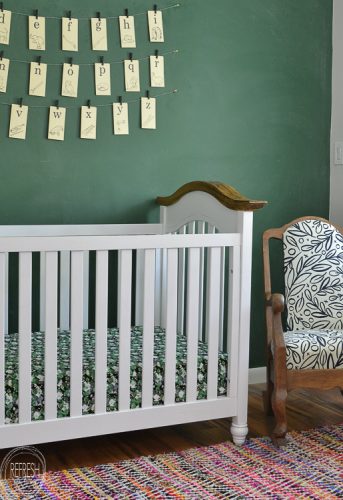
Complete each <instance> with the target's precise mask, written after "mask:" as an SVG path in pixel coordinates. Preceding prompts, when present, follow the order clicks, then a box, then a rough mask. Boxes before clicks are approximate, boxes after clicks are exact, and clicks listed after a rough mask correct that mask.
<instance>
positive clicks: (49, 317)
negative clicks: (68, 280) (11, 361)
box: [41, 252, 58, 420]
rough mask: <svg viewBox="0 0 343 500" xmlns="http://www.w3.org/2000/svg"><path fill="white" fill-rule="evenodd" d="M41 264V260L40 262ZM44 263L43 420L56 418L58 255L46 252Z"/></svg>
mask: <svg viewBox="0 0 343 500" xmlns="http://www.w3.org/2000/svg"><path fill="white" fill-rule="evenodd" d="M41 262H42V260H41ZM44 262H45V270H46V272H45V273H44V274H45V283H44V289H45V301H44V302H45V304H46V307H45V309H46V317H45V318H44V319H45V325H44V326H45V328H44V331H45V392H44V394H45V396H44V399H45V419H46V420H50V419H54V418H56V417H57V307H58V306H57V264H58V253H57V252H46V253H45V255H44Z"/></svg>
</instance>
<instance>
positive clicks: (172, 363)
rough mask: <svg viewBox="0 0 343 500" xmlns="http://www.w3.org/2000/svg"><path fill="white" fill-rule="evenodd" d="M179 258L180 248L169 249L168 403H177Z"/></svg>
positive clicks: (166, 386) (165, 398) (167, 317)
mask: <svg viewBox="0 0 343 500" xmlns="http://www.w3.org/2000/svg"><path fill="white" fill-rule="evenodd" d="M177 258H178V250H177V249H170V250H168V260H167V283H166V288H167V293H166V299H167V300H166V307H167V310H166V355H165V359H166V368H165V381H164V386H165V392H164V401H165V404H166V405H172V404H174V403H175V375H176V326H177V272H178V268H177Z"/></svg>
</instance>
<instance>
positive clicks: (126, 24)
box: [119, 16, 136, 49]
mask: <svg viewBox="0 0 343 500" xmlns="http://www.w3.org/2000/svg"><path fill="white" fill-rule="evenodd" d="M119 29H120V42H121V46H122V48H123V49H130V48H135V47H136V34H135V18H134V17H133V16H119Z"/></svg>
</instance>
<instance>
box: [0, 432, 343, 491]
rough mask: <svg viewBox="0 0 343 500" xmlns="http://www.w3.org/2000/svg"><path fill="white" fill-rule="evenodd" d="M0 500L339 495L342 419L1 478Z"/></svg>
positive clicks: (342, 472)
mask: <svg viewBox="0 0 343 500" xmlns="http://www.w3.org/2000/svg"><path fill="white" fill-rule="evenodd" d="M0 497H1V498H3V499H18V498H20V499H36V498H37V499H58V500H60V499H61V500H64V499H68V500H69V499H94V498H99V499H105V498H119V499H121V498H122V499H148V498H149V499H168V498H170V499H173V498H177V499H194V500H198V499H206V500H210V499H221V498H244V499H245V498H251V499H264V498H275V499H305V498H306V499H320V500H322V499H333V498H343V424H342V425H340V426H335V427H324V428H321V429H315V430H310V431H305V432H300V433H296V432H294V433H290V434H289V435H288V443H287V445H286V446H285V447H284V448H280V449H277V448H275V447H274V446H273V444H272V443H271V442H270V440H269V439H268V438H261V439H250V440H249V441H248V442H247V443H246V444H245V445H244V446H242V447H241V448H237V447H235V446H234V445H233V444H232V443H230V442H226V443H222V444H218V445H215V446H209V447H204V448H194V449H190V450H187V451H184V452H181V453H168V454H165V455H159V456H156V457H143V458H139V459H134V460H127V461H124V462H118V463H113V464H106V465H100V466H96V467H92V468H82V469H72V470H68V471H62V472H54V473H47V474H46V475H45V477H37V478H34V479H31V480H23V479H20V480H15V481H1V482H0Z"/></svg>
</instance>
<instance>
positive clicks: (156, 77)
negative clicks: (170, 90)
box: [150, 56, 165, 87]
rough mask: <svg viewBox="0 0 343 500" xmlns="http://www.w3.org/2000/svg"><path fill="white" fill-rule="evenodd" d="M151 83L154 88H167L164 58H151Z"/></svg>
mask: <svg viewBox="0 0 343 500" xmlns="http://www.w3.org/2000/svg"><path fill="white" fill-rule="evenodd" d="M150 81H151V86H152V87H165V80H164V57H163V56H150Z"/></svg>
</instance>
